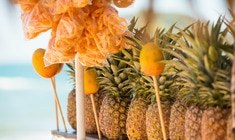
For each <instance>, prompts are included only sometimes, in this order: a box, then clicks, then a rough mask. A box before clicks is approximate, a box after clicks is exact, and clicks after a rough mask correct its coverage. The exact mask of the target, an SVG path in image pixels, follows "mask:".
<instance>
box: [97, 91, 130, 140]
mask: <svg viewBox="0 0 235 140" xmlns="http://www.w3.org/2000/svg"><path fill="white" fill-rule="evenodd" d="M128 104H129V100H128V99H125V98H120V97H114V96H110V95H106V96H105V97H104V99H103V102H102V105H101V107H100V112H99V125H100V131H101V133H102V134H103V135H104V136H106V137H107V138H108V139H113V140H116V139H126V128H125V126H126V118H127V107H128Z"/></svg>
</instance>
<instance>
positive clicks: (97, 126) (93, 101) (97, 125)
mask: <svg viewBox="0 0 235 140" xmlns="http://www.w3.org/2000/svg"><path fill="white" fill-rule="evenodd" d="M90 97H91V103H92V108H93V112H94V116H95V123H96V128H97V132H98V137H99V140H101V139H102V137H101V133H100V126H99V122H98V116H97V111H96V106H95V100H94V95H93V94H90Z"/></svg>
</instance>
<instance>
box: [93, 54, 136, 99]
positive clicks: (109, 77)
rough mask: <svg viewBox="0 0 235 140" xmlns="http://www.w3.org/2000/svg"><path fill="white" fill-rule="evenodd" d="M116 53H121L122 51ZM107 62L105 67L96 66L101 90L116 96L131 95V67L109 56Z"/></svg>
mask: <svg viewBox="0 0 235 140" xmlns="http://www.w3.org/2000/svg"><path fill="white" fill-rule="evenodd" d="M114 55H121V54H120V53H117V54H114ZM106 60H107V63H106V64H105V65H104V66H103V67H96V69H97V73H98V81H99V84H100V92H101V93H103V94H108V95H112V96H116V97H129V94H130V88H131V87H132V86H133V85H132V86H131V85H130V84H129V78H130V77H128V73H130V72H131V68H130V67H129V66H128V65H127V64H125V63H123V62H121V61H117V60H115V59H113V58H112V57H111V56H110V57H108V58H107V59H106Z"/></svg>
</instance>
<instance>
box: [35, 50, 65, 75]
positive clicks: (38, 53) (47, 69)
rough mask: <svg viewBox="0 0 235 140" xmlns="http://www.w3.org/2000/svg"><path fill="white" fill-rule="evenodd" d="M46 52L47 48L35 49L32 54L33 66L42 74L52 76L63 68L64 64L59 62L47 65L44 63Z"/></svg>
mask: <svg viewBox="0 0 235 140" xmlns="http://www.w3.org/2000/svg"><path fill="white" fill-rule="evenodd" d="M44 54H45V49H43V48H38V49H37V50H35V51H34V53H33V56H32V64H33V68H34V70H35V71H36V72H37V73H38V74H39V75H40V76H42V77H44V78H52V77H53V76H55V75H56V74H57V73H59V72H60V71H61V70H62V68H63V64H62V63H57V64H52V65H49V66H46V65H45V63H44Z"/></svg>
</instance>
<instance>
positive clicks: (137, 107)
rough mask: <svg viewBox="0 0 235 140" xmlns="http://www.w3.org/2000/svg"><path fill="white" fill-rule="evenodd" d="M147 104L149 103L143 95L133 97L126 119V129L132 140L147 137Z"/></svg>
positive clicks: (140, 139)
mask: <svg viewBox="0 0 235 140" xmlns="http://www.w3.org/2000/svg"><path fill="white" fill-rule="evenodd" d="M147 106H148V104H147V102H146V100H145V99H144V98H143V97H135V98H133V99H132V101H131V104H130V106H129V109H128V114H127V120H126V131H127V136H128V138H129V139H130V140H143V139H147V133H146V123H145V120H146V110H147Z"/></svg>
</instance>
